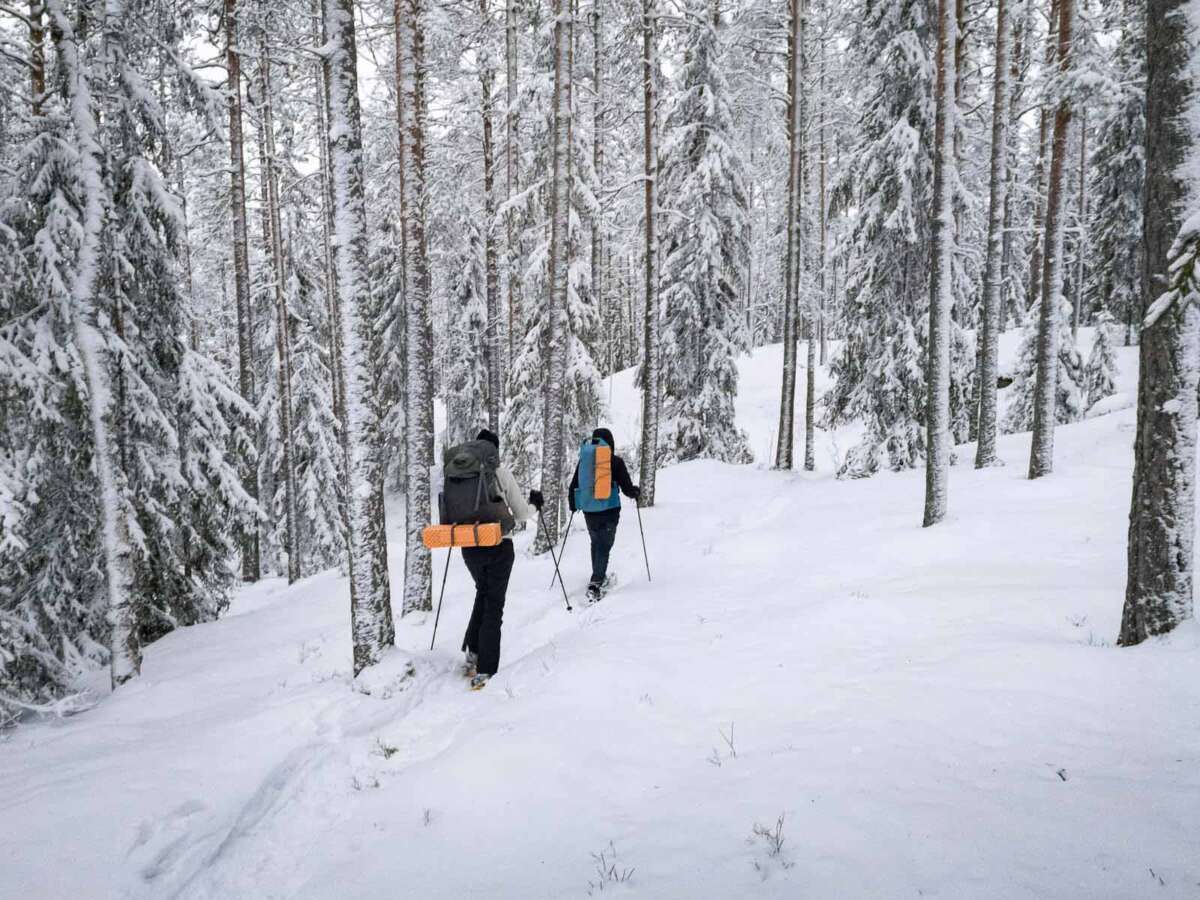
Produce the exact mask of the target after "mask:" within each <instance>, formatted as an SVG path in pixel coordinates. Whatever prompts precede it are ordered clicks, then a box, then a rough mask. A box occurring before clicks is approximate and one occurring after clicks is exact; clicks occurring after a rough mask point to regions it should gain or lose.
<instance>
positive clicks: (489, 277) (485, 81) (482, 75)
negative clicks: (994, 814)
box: [479, 0, 504, 434]
mask: <svg viewBox="0 0 1200 900" xmlns="http://www.w3.org/2000/svg"><path fill="white" fill-rule="evenodd" d="M479 15H480V19H481V24H482V28H481V29H480V33H481V36H482V37H481V39H482V40H483V42H484V45H483V48H482V49H481V51H480V55H479V92H480V100H481V102H480V115H481V117H482V119H483V218H484V231H483V258H484V270H485V272H486V281H487V284H486V292H487V341H486V342H485V344H484V354H485V359H486V368H487V376H488V391H487V418H488V428H490V429H491V430H492V431H494V432H496V433H497V434H499V433H500V408H501V404H502V403H503V401H504V380H503V371H504V359H503V356H502V354H501V336H502V335H503V332H504V323H503V321H502V319H501V314H500V264H499V261H498V260H497V258H496V187H495V186H496V151H495V148H494V146H493V141H492V87H493V85H494V84H495V81H496V72H495V69H494V67H493V65H492V56H491V44H490V42H491V17H490V15H489V13H488V0H479Z"/></svg>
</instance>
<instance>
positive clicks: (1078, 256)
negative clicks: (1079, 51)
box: [1071, 107, 1087, 340]
mask: <svg viewBox="0 0 1200 900" xmlns="http://www.w3.org/2000/svg"><path fill="white" fill-rule="evenodd" d="M1077 219H1078V221H1079V235H1078V237H1077V238H1076V239H1075V284H1074V285H1073V286H1074V288H1075V304H1074V309H1073V310H1072V311H1071V338H1072V339H1073V340H1078V338H1079V322H1080V320H1081V319H1082V318H1083V265H1084V260H1085V259H1086V258H1087V108H1086V107H1082V108H1080V110H1079V209H1078V213H1077Z"/></svg>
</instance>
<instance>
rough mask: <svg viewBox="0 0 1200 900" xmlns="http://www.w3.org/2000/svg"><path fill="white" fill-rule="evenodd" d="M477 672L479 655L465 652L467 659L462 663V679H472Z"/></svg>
mask: <svg viewBox="0 0 1200 900" xmlns="http://www.w3.org/2000/svg"><path fill="white" fill-rule="evenodd" d="M478 671H479V654H478V653H472V652H471V651H470V650H468V651H467V658H466V660H465V661H464V662H463V667H462V674H463V678H474V677H475V675H476V673H477V672H478Z"/></svg>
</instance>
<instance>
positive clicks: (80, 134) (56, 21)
mask: <svg viewBox="0 0 1200 900" xmlns="http://www.w3.org/2000/svg"><path fill="white" fill-rule="evenodd" d="M46 9H47V11H48V12H49V15H50V23H51V27H52V28H53V30H54V31H55V32H56V35H57V41H56V43H57V46H58V59H59V65H60V67H61V69H62V84H63V90H64V92H65V94H66V99H67V101H68V102H67V105H66V108H67V109H68V110H69V113H70V116H71V124H72V126H73V132H74V134H73V136H74V139H75V148H76V152H77V154H78V161H79V174H80V185H81V188H82V191H81V194H82V196H81V197H80V198H79V200H80V202H81V204H82V209H81V211H80V218H81V224H82V227H81V229H80V233H79V244H78V249H77V251H76V258H75V266H74V270H75V271H74V279H73V281H72V283H71V286H70V297H71V309H70V321H71V328H72V331H73V337H74V341H75V345H76V347H77V348H78V351H79V356H80V361H81V362H82V364H83V370H84V377H85V379H86V381H87V388H88V396H87V410H88V420H89V423H90V425H91V430H92V465H93V468H94V471H95V473H96V482H97V487H98V489H99V501H100V516H101V518H100V523H99V524H100V538H101V547H102V549H103V553H104V575H105V586H106V588H107V594H108V597H107V599H108V611H107V614H106V619H107V622H108V626H109V634H108V637H109V650H110V653H111V661H110V673H111V678H112V686H113V687H114V688H116V687H119V686H120V685H122V684H124V683H125V682H126V681H128V680H130V679H131V678H133V677H135V676H136V675H137V674H138V672H139V671H140V669H141V663H142V654H141V647H140V646H139V643H138V637H137V617H136V612H135V606H136V600H135V597H134V588H135V586H134V574H133V545H132V542H131V540H130V533H131V529H130V522H129V516H130V510H129V508H128V505H127V503H126V501H125V498H124V497H122V496H121V484H120V479H121V474H120V470H119V469H118V466H117V462H116V447H115V446H114V440H113V436H112V432H111V431H110V419H111V417H112V413H113V401H112V384H111V381H110V375H109V366H110V362H109V360H108V359H107V358H106V357H107V353H106V350H107V342H106V340H105V337H104V335H103V334H102V333H101V331H100V327H101V320H100V315H99V309H98V308H97V307H98V303H99V299H100V298H98V297H97V296H96V293H97V283H98V282H99V279H100V277H101V273H100V269H101V267H102V266H103V265H104V259H103V257H104V247H103V243H104V229H105V218H106V205H107V199H106V196H105V188H104V174H103V173H104V151H103V149H102V147H101V145H100V140H101V138H100V133H99V128H98V124H97V121H96V117H95V115H94V113H93V98H92V95H91V90H90V88H89V85H88V80H87V76H86V73H85V71H84V63H83V61H82V60H80V58H79V42H78V40H77V38H76V36H75V31H74V28H73V26H72V23H71V20H70V18H69V17H68V15H67V12H66V10H65V9H64V8H63V6H62V4H61V2H60V0H49V2H48V3H47V4H46ZM111 13H112V11H111V10H110V11H109V13H108V14H106V17H105V21H104V51H105V55H106V68H107V69H108V71H107V72H106V79H108V80H109V81H110V83H115V81H116V79H117V77H118V71H117V68H118V63H119V59H118V53H119V52H120V50H119V43H118V41H119V36H118V34H117V30H118V29H119V28H120V17H119V15H118V16H114V15H112V14H111ZM108 102H109V101H108V99H107V98H101V106H102V107H103V106H105V105H107V103H108Z"/></svg>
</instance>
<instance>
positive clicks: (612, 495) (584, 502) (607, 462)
mask: <svg viewBox="0 0 1200 900" xmlns="http://www.w3.org/2000/svg"><path fill="white" fill-rule="evenodd" d="M612 467H613V452H612V447H610V446H608V444H607V442H605V441H603V440H601V439H600V438H597V437H590V438H588V439H587V440H586V441H584V442H583V443H582V444H581V445H580V447H579V486H578V487H577V488H575V508H576V509H578V510H579V511H580V512H585V513H594V512H604V511H605V510H609V509H620V508H621V495H620V493H618V491H617V486H616V484H615V483H614V482H613V475H612Z"/></svg>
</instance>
